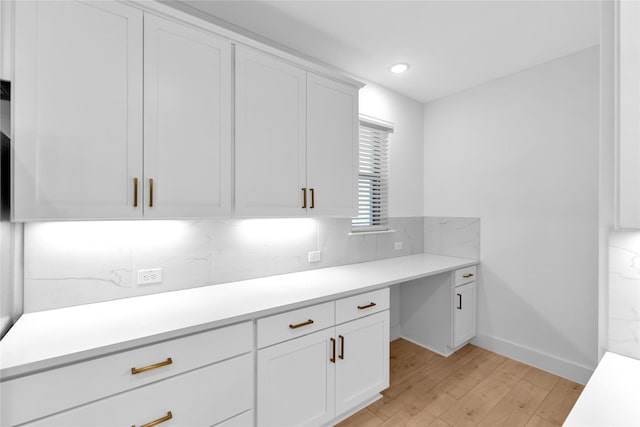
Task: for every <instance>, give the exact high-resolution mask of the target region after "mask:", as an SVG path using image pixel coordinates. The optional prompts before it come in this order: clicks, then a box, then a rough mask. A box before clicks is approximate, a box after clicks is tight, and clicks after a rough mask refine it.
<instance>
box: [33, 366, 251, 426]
mask: <svg viewBox="0 0 640 427" xmlns="http://www.w3.org/2000/svg"><path fill="white" fill-rule="evenodd" d="M252 402H253V357H252V355H251V354H245V355H243V356H238V357H236V358H233V359H230V360H226V361H224V362H220V363H216V364H213V365H209V366H207V367H204V368H200V369H196V370H195V371H190V372H188V373H185V374H181V375H177V376H175V377H171V378H168V379H166V380H163V381H159V382H157V383H154V384H150V385H147V386H144V387H140V388H137V389H135V390H131V391H128V392H126V393H122V394H118V395H116V396H112V397H108V398H106V399H103V400H99V401H97V402H94V403H91V404H88V405H85V406H81V407H79V408H75V409H71V410H69V411H66V412H62V413H59V414H56V415H53V416H50V417H47V418H43V419H41V420H38V421H37V422H34V423H31V424H28V426H34V427H35V426H48V427H49V426H60V427H74V426H78V427H80V426H82V427H85V426H88V425H91V426H118V425H119V426H142V425H144V424H146V423H150V422H152V421H156V420H158V421H160V420H161V419H165V420H166V421H167V423H166V425H167V427H169V426H172V425H173V426H194V427H195V426H203V427H209V426H212V425H215V424H217V423H221V422H222V421H224V420H227V419H229V418H231V417H233V416H235V415H238V414H241V413H243V412H245V411H247V410H250V409H252V404H253V403H252ZM169 413H171V415H170V416H171V418H170V419H169ZM158 425H159V426H163V425H164V423H163V422H161V423H158Z"/></svg>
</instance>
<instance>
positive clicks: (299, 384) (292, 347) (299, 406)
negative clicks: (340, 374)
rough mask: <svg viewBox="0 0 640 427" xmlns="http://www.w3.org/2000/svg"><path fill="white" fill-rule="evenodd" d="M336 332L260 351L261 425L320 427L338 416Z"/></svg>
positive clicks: (300, 339) (259, 413) (330, 331)
mask: <svg viewBox="0 0 640 427" xmlns="http://www.w3.org/2000/svg"><path fill="white" fill-rule="evenodd" d="M332 338H333V328H330V329H326V330H324V331H319V332H315V333H313V334H310V335H306V336H304V337H301V338H296V339H293V340H291V341H287V342H284V343H282V344H278V345H275V346H273V347H268V348H265V349H262V350H259V351H258V385H257V388H258V404H257V411H258V414H257V425H259V426H261V427H286V426H292V427H298V426H300V427H301V426H317V425H321V424H323V423H326V422H328V421H329V420H331V419H332V418H333V415H334V374H335V364H334V363H333V362H331V360H330V359H331V358H332V350H333V347H332V344H331V339H332Z"/></svg>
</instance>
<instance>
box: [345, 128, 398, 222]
mask: <svg viewBox="0 0 640 427" xmlns="http://www.w3.org/2000/svg"><path fill="white" fill-rule="evenodd" d="M392 132H393V127H392V125H391V124H390V123H387V122H383V121H381V120H377V119H372V118H366V119H365V118H363V117H362V116H361V117H360V144H359V145H360V150H359V152H360V166H359V173H358V216H357V217H354V218H353V219H352V221H351V225H352V231H353V232H364V231H384V230H388V229H389V219H388V205H389V134H390V133H392Z"/></svg>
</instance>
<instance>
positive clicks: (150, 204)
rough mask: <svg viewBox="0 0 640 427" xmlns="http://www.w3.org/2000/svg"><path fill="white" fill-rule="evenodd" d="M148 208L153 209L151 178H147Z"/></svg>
mask: <svg viewBox="0 0 640 427" xmlns="http://www.w3.org/2000/svg"><path fill="white" fill-rule="evenodd" d="M149 207H150V208H152V207H153V178H149Z"/></svg>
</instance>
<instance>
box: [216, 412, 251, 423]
mask: <svg viewBox="0 0 640 427" xmlns="http://www.w3.org/2000/svg"><path fill="white" fill-rule="evenodd" d="M215 427H253V411H247V412H245V413H244V414H240V415H238V416H237V417H233V418H231V419H230V420H227V421H223V422H221V423H220V424H216V425H215Z"/></svg>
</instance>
